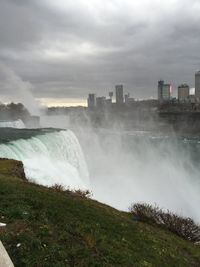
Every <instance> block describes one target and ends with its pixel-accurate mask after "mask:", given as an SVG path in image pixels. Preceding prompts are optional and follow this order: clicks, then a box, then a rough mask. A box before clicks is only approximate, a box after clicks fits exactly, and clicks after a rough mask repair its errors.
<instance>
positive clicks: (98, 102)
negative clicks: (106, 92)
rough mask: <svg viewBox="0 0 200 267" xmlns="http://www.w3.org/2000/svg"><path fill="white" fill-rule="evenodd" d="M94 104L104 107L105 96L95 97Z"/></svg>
mask: <svg viewBox="0 0 200 267" xmlns="http://www.w3.org/2000/svg"><path fill="white" fill-rule="evenodd" d="M96 106H97V108H104V107H106V97H105V96H101V97H97V98H96Z"/></svg>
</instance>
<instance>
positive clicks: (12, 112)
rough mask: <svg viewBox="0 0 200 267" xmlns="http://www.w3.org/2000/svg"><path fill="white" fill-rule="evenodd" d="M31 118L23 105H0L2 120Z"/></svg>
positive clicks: (0, 118)
mask: <svg viewBox="0 0 200 267" xmlns="http://www.w3.org/2000/svg"><path fill="white" fill-rule="evenodd" d="M29 116H30V113H29V111H28V109H26V108H25V107H24V105H23V104H22V103H17V104H15V103H10V104H7V105H5V104H2V103H0V120H2V121H5V120H9V121H12V120H18V119H21V120H25V119H26V118H27V117H29Z"/></svg>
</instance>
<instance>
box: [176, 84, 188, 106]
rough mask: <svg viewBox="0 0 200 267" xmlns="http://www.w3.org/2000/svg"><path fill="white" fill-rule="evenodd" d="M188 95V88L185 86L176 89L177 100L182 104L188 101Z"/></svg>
mask: <svg viewBox="0 0 200 267" xmlns="http://www.w3.org/2000/svg"><path fill="white" fill-rule="evenodd" d="M189 94H190V87H189V85H187V84H185V83H184V84H181V85H179V87H178V100H179V101H180V102H184V101H186V100H188V98H189Z"/></svg>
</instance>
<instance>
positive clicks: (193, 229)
mask: <svg viewBox="0 0 200 267" xmlns="http://www.w3.org/2000/svg"><path fill="white" fill-rule="evenodd" d="M129 210H130V212H131V213H132V214H133V215H134V216H135V217H137V218H138V219H139V220H141V221H144V222H150V223H155V224H159V225H163V226H164V227H166V228H167V229H168V230H170V231H172V232H173V233H175V234H177V235H178V236H181V237H183V238H184V239H186V240H190V241H192V242H198V241H200V226H199V225H196V224H195V223H194V221H193V220H192V219H190V218H184V217H181V216H178V215H177V214H174V213H172V212H169V211H167V212H164V211H163V210H162V209H160V208H159V207H158V206H152V205H150V204H145V203H142V204H141V203H137V204H133V205H131V207H130V208H129Z"/></svg>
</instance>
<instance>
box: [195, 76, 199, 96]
mask: <svg viewBox="0 0 200 267" xmlns="http://www.w3.org/2000/svg"><path fill="white" fill-rule="evenodd" d="M195 97H196V99H197V100H198V101H200V71H198V72H196V73H195Z"/></svg>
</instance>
